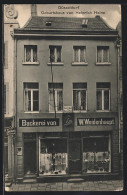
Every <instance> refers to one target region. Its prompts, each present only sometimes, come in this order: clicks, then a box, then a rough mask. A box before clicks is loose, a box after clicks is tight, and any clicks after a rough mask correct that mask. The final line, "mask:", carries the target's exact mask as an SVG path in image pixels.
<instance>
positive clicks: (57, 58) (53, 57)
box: [49, 46, 62, 63]
mask: <svg viewBox="0 0 127 195" xmlns="http://www.w3.org/2000/svg"><path fill="white" fill-rule="evenodd" d="M49 48H50V62H56V63H57V62H61V48H62V47H61V46H49Z"/></svg>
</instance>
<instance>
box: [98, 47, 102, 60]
mask: <svg viewBox="0 0 127 195" xmlns="http://www.w3.org/2000/svg"><path fill="white" fill-rule="evenodd" d="M97 62H102V49H99V48H97Z"/></svg>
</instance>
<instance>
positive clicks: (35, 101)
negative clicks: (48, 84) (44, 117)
mask: <svg viewBox="0 0 127 195" xmlns="http://www.w3.org/2000/svg"><path fill="white" fill-rule="evenodd" d="M24 99H25V101H24V103H25V111H26V112H29V111H30V112H34V111H39V84H38V83H24Z"/></svg>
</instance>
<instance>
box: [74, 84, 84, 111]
mask: <svg viewBox="0 0 127 195" xmlns="http://www.w3.org/2000/svg"><path fill="white" fill-rule="evenodd" d="M73 84H74V83H73ZM74 91H85V92H86V109H85V110H81V109H80V110H74V96H73V92H74ZM72 105H73V106H72V107H73V112H87V87H86V88H77V89H76V88H75V89H74V88H73V91H72Z"/></svg>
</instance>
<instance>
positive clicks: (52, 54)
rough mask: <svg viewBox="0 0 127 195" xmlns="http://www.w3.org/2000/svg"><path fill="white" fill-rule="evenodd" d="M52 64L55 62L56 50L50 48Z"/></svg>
mask: <svg viewBox="0 0 127 195" xmlns="http://www.w3.org/2000/svg"><path fill="white" fill-rule="evenodd" d="M50 62H55V56H54V48H52V47H51V48H50Z"/></svg>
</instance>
